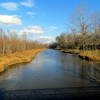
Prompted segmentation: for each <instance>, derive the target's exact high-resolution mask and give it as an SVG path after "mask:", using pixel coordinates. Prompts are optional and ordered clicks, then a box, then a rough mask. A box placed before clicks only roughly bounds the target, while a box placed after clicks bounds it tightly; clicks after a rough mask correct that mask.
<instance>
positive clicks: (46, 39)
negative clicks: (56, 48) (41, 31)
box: [36, 36, 55, 43]
mask: <svg viewBox="0 0 100 100" xmlns="http://www.w3.org/2000/svg"><path fill="white" fill-rule="evenodd" d="M36 40H37V41H39V42H43V43H52V42H54V41H55V37H53V36H40V37H37V38H36Z"/></svg>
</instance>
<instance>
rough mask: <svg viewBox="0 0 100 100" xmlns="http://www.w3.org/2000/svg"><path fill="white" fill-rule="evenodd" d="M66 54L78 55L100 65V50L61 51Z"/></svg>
mask: <svg viewBox="0 0 100 100" xmlns="http://www.w3.org/2000/svg"><path fill="white" fill-rule="evenodd" d="M60 51H61V52H64V53H71V54H76V55H78V56H79V57H80V58H82V59H85V60H90V61H96V62H99V63H100V50H85V51H83V50H62V49H61V50H60Z"/></svg>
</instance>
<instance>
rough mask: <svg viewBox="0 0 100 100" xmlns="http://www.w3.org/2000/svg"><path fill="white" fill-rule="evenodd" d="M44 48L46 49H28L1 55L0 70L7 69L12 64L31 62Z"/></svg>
mask: <svg viewBox="0 0 100 100" xmlns="http://www.w3.org/2000/svg"><path fill="white" fill-rule="evenodd" d="M43 50H45V49H34V50H26V51H22V52H16V53H13V54H7V55H5V56H0V72H3V71H5V70H6V69H7V68H8V67H9V66H11V65H15V64H20V63H26V62H30V61H31V60H32V59H33V58H34V57H35V56H36V55H37V53H39V52H41V51H43Z"/></svg>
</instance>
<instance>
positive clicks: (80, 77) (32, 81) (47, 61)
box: [0, 50, 100, 90]
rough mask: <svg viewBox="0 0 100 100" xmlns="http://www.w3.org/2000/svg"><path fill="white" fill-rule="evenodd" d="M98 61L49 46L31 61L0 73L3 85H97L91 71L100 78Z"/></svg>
mask: <svg viewBox="0 0 100 100" xmlns="http://www.w3.org/2000/svg"><path fill="white" fill-rule="evenodd" d="M98 67H100V65H96V64H93V63H90V62H87V61H84V60H81V59H80V58H78V57H77V56H74V55H72V54H67V53H66V54H65V53H61V52H59V51H56V50H46V51H44V52H41V53H39V54H38V55H37V57H36V58H35V59H34V60H33V61H32V62H31V63H29V64H24V65H18V66H14V67H12V68H10V69H8V70H7V71H6V72H5V73H3V74H1V75H0V88H3V89H7V90H12V89H14V90H15V89H34V88H64V87H79V86H82V87H85V86H97V85H99V84H98V83H97V82H95V81H92V80H91V79H90V78H89V76H88V74H89V75H91V76H93V77H96V78H97V79H99V78H100V72H99V71H98V70H97V69H96V68H98Z"/></svg>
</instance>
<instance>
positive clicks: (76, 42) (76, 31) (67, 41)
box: [50, 8, 100, 50]
mask: <svg viewBox="0 0 100 100" xmlns="http://www.w3.org/2000/svg"><path fill="white" fill-rule="evenodd" d="M70 19H71V20H70V21H69V23H68V24H69V30H70V31H69V32H65V33H62V34H61V35H60V36H57V37H56V42H55V43H53V44H51V45H50V48H58V49H60V48H63V49H80V50H96V49H100V12H98V13H93V14H91V15H89V14H86V15H85V11H84V10H83V9H82V8H78V9H77V11H76V12H75V13H74V15H73V16H72V17H70ZM67 29H68V28H67Z"/></svg>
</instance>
